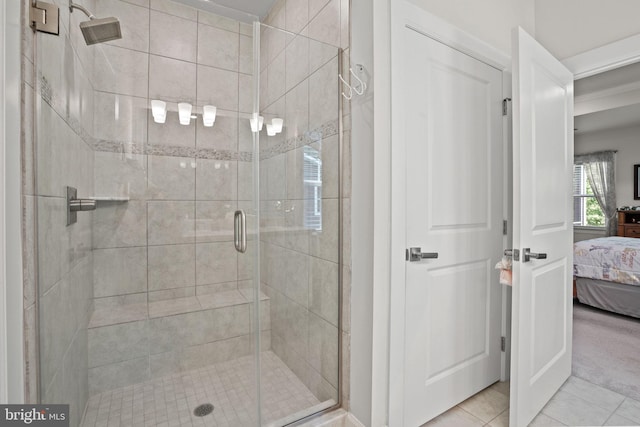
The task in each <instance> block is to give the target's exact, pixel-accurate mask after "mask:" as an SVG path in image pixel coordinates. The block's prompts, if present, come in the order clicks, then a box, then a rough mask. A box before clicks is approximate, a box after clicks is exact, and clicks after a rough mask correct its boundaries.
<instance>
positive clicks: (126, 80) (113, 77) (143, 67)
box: [94, 44, 149, 98]
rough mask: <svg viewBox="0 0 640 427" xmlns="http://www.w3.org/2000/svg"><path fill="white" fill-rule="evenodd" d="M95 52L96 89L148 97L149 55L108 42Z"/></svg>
mask: <svg viewBox="0 0 640 427" xmlns="http://www.w3.org/2000/svg"><path fill="white" fill-rule="evenodd" d="M97 49H98V50H96V54H95V74H96V78H95V83H94V85H95V89H96V90H99V91H102V92H110V93H117V94H119V95H131V96H137V97H142V98H146V97H147V94H148V90H147V89H148V87H149V86H148V83H147V82H148V76H149V55H148V54H147V53H144V52H138V51H135V50H130V49H124V48H121V47H116V46H111V45H107V44H102V45H100V46H99V47H98V48H97Z"/></svg>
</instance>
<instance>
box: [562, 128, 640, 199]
mask: <svg viewBox="0 0 640 427" xmlns="http://www.w3.org/2000/svg"><path fill="white" fill-rule="evenodd" d="M603 150H618V154H617V155H616V199H617V201H616V203H617V205H618V207H620V206H629V205H640V200H633V165H634V164H640V126H631V127H625V128H615V129H609V130H603V131H599V132H590V133H587V134H584V135H576V136H575V154H586V153H592V152H595V151H603Z"/></svg>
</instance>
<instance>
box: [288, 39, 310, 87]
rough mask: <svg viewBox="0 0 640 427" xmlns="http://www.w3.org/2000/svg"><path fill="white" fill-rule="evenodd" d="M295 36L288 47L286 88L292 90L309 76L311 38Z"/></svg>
mask: <svg viewBox="0 0 640 427" xmlns="http://www.w3.org/2000/svg"><path fill="white" fill-rule="evenodd" d="M305 36H306V34H303V35H301V36H297V37H295V38H294V39H293V40H292V41H291V43H289V44H288V45H287V49H286V90H287V91H290V90H291V89H293V88H294V87H295V86H296V85H298V84H299V83H300V82H302V81H304V80H305V79H307V78H308V77H309V39H308V38H307V37H305Z"/></svg>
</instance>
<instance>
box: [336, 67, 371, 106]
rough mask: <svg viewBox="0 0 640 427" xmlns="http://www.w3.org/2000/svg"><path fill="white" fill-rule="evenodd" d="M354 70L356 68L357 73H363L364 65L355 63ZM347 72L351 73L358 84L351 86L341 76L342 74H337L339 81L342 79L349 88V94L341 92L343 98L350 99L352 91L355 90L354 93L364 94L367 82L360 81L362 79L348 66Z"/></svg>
mask: <svg viewBox="0 0 640 427" xmlns="http://www.w3.org/2000/svg"><path fill="white" fill-rule="evenodd" d="M356 70H358V73H360V74H361V73H363V72H364V66H362V64H356ZM349 73H351V75H352V76H353V77H354V78H355V79H356V80H357V81H358V85H357V86H351V85H350V84H349V83H347V81H346V80H345V79H344V78H343V77H342V74H338V77H339V78H340V81H342V83H343V84H344V85H345V86H346V87H347V88H348V89H349V94H348V95H347V94H346V93H344V92H342V96H344V98H345V99H346V100H351V98H353V93H354V92H355V94H356V95H360V96H362V95H364V92H365V91H366V90H367V84H366V83H365V82H364V81H362V79H361V78H360V77H358V75H357V74H356V73H355V72H354V71H353V68H349Z"/></svg>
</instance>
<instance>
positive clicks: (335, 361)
mask: <svg viewBox="0 0 640 427" xmlns="http://www.w3.org/2000/svg"><path fill="white" fill-rule="evenodd" d="M254 27H255V28H254V39H255V40H256V45H257V46H256V48H255V50H256V51H257V53H258V54H259V61H257V64H256V65H257V66H258V68H257V69H256V70H255V71H254V75H255V76H257V78H258V79H259V102H258V106H259V113H258V115H259V116H260V117H262V120H263V127H262V130H261V131H260V132H257V134H258V144H257V147H255V148H256V151H254V158H255V159H256V160H257V161H258V164H257V165H256V166H257V170H258V174H259V175H258V177H257V180H256V189H257V190H258V197H257V201H258V202H259V218H260V233H259V241H260V270H259V281H260V296H261V298H260V307H261V313H262V316H261V318H260V323H261V330H262V332H261V341H262V348H261V350H262V351H261V355H260V356H261V357H260V392H261V393H260V401H261V415H262V425H286V424H288V423H292V422H295V421H298V420H300V419H302V418H304V417H307V416H310V415H312V414H315V413H318V412H321V411H323V410H326V409H328V408H332V407H335V406H336V405H337V404H338V402H339V400H340V399H339V396H340V394H339V393H340V330H341V328H340V289H341V288H340V271H341V263H340V259H341V248H340V233H341V227H340V224H341V223H340V217H341V215H340V212H341V197H340V196H341V186H340V171H341V151H342V149H341V148H342V145H341V123H340V117H341V110H340V100H341V98H340V96H339V91H338V90H339V84H338V70H339V69H340V53H341V51H340V49H339V48H338V47H336V46H331V45H328V44H325V43H321V42H318V41H316V40H313V39H311V38H308V37H306V36H304V35H301V34H293V33H290V32H286V31H283V30H280V29H278V28H274V27H270V26H267V25H264V24H254ZM258 38H259V43H258V42H257V39H258ZM267 313H268V315H267Z"/></svg>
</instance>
